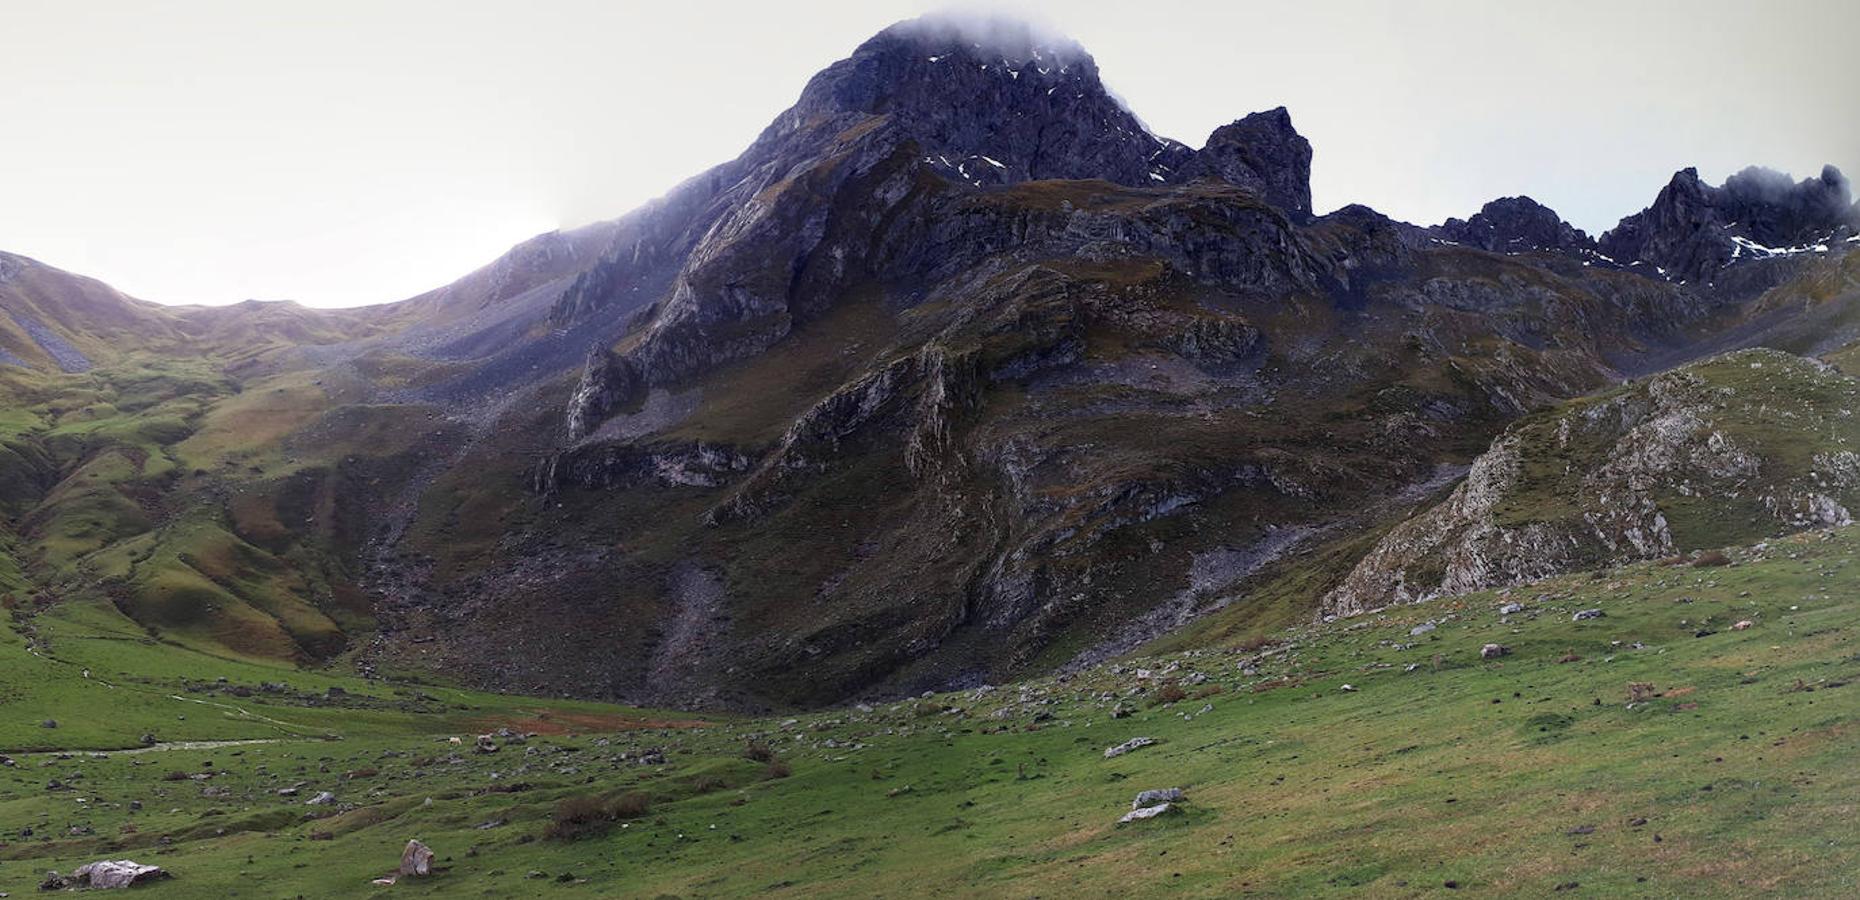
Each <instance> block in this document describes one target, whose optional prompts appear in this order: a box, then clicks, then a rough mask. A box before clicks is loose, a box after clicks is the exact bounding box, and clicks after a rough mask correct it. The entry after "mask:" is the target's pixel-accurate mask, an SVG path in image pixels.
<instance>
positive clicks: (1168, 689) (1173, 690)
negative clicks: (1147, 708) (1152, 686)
mask: <svg viewBox="0 0 1860 900" xmlns="http://www.w3.org/2000/svg"><path fill="white" fill-rule="evenodd" d="M1186 699H1188V692H1187V691H1185V690H1182V686H1181V685H1179V684H1176V683H1175V682H1170V683H1168V684H1165V685H1163V686H1162V687H1160V688H1157V689H1156V696H1154V697H1151V698H1150V705H1151V706H1167V705H1169V704H1171V703H1179V702H1181V701H1183V700H1186Z"/></svg>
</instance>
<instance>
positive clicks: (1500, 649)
mask: <svg viewBox="0 0 1860 900" xmlns="http://www.w3.org/2000/svg"><path fill="white" fill-rule="evenodd" d="M1510 653H1511V648H1510V647H1507V646H1505V645H1504V644H1487V645H1485V646H1483V647H1480V648H1479V658H1480V659H1497V658H1499V657H1501V656H1505V655H1508V654H1510Z"/></svg>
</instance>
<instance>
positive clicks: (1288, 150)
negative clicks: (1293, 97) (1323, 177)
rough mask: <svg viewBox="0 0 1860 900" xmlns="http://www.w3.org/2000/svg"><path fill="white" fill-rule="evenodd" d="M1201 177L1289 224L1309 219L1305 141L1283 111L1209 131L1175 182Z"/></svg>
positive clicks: (1308, 150) (1308, 144)
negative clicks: (1254, 200) (1252, 196)
mask: <svg viewBox="0 0 1860 900" xmlns="http://www.w3.org/2000/svg"><path fill="white" fill-rule="evenodd" d="M1205 176H1213V177H1215V178H1220V179H1222V180H1224V181H1227V182H1229V183H1232V184H1236V185H1239V186H1240V187H1243V188H1246V189H1248V190H1250V191H1253V192H1254V193H1256V194H1258V195H1259V196H1260V197H1261V198H1262V199H1264V200H1265V201H1266V202H1267V203H1269V204H1271V205H1273V206H1275V207H1277V208H1279V209H1281V210H1283V211H1285V213H1286V214H1287V215H1290V216H1292V217H1293V218H1295V219H1298V220H1301V221H1302V220H1307V219H1309V218H1310V217H1311V215H1312V209H1311V142H1310V141H1307V140H1305V138H1304V136H1303V135H1300V134H1299V133H1298V130H1297V129H1295V128H1293V127H1292V114H1291V113H1290V112H1287V111H1286V109H1285V107H1283V106H1281V107H1278V108H1277V109H1272V110H1268V111H1266V112H1259V113H1254V114H1252V115H1250V116H1247V117H1246V118H1244V119H1240V120H1239V121H1236V122H1234V123H1232V124H1230V125H1223V126H1221V127H1220V128H1217V129H1215V130H1214V133H1213V134H1212V135H1209V136H1208V142H1207V144H1206V145H1204V146H1203V147H1202V148H1201V149H1200V150H1198V151H1196V152H1195V154H1194V156H1193V157H1192V158H1191V159H1189V160H1187V161H1186V162H1185V163H1183V164H1182V165H1181V167H1180V170H1179V171H1178V173H1177V174H1176V176H1175V179H1176V180H1189V179H1193V178H1197V177H1205Z"/></svg>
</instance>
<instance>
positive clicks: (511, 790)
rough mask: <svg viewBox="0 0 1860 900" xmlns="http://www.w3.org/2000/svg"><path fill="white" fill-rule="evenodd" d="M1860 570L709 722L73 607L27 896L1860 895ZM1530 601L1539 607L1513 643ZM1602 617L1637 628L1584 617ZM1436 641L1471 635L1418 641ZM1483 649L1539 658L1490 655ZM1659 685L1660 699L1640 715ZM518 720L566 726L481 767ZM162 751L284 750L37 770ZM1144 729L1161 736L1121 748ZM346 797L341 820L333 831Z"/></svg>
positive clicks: (6, 780)
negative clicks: (463, 684)
mask: <svg viewBox="0 0 1860 900" xmlns="http://www.w3.org/2000/svg"><path fill="white" fill-rule="evenodd" d="M1857 545H1860V530H1856V529H1851V528H1850V529H1838V530H1831V531H1820V532H1810V533H1805V534H1802V535H1797V536H1794V537H1790V538H1783V539H1776V540H1772V541H1771V542H1769V543H1768V544H1767V545H1766V546H1764V547H1762V548H1760V549H1755V550H1729V551H1727V552H1726V553H1725V556H1726V560H1725V563H1726V564H1724V565H1697V564H1692V565H1659V564H1651V563H1650V564H1647V565H1640V566H1631V567H1624V568H1620V569H1613V570H1607V571H1603V572H1599V573H1594V574H1581V575H1572V576H1568V577H1563V578H1557V579H1552V580H1549V581H1545V582H1542V583H1538V584H1535V585H1530V586H1527V587H1523V588H1518V589H1515V590H1513V591H1510V592H1508V593H1505V594H1502V595H1501V594H1496V593H1482V594H1474V595H1469V596H1465V597H1459V598H1453V599H1448V600H1443V601H1436V602H1434V603H1429V604H1423V605H1418V606H1414V607H1406V608H1398V609H1394V610H1391V611H1388V612H1386V613H1383V614H1378V615H1372V616H1368V617H1363V618H1358V619H1353V620H1342V621H1338V622H1335V623H1332V624H1329V625H1316V626H1301V627H1297V628H1293V629H1290V630H1286V631H1282V632H1279V633H1277V634H1275V635H1273V641H1272V642H1271V643H1265V642H1260V641H1257V640H1249V641H1247V642H1246V643H1244V644H1239V645H1235V646H1231V647H1226V648H1219V647H1216V648H1205V649H1200V650H1187V651H1182V652H1178V653H1172V654H1168V655H1164V656H1159V657H1151V658H1145V659H1137V660H1124V661H1120V662H1118V663H1116V664H1113V665H1109V666H1103V667H1098V668H1095V669H1092V670H1088V671H1085V672H1082V673H1079V674H1078V675H1077V676H1074V677H1069V678H1067V679H1064V680H1057V679H1042V680H1035V681H1031V682H1027V683H1024V684H1020V685H1013V686H1007V687H1003V688H998V689H986V690H977V691H969V692H963V693H957V694H944V695H937V696H932V697H926V698H921V699H916V700H911V701H904V702H897V703H890V704H885V705H881V706H878V707H876V708H866V707H862V708H857V709H839V710H830V711H825V712H821V713H816V714H810V715H804V716H797V717H792V718H784V717H774V718H767V719H743V720H721V721H712V722H710V723H704V724H699V725H698V727H667V726H670V725H672V724H675V723H672V722H668V721H666V720H667V719H669V718H679V719H685V720H688V719H689V718H690V717H685V716H679V717H672V716H668V715H667V714H655V713H651V712H648V711H642V710H624V709H618V708H613V707H606V706H602V705H599V704H589V703H568V702H564V701H545V700H537V699H531V698H520V697H503V696H493V695H484V694H476V693H472V692H467V691H458V690H452V689H448V688H445V687H442V686H434V685H421V684H410V683H395V684H390V683H383V682H366V681H361V680H358V679H354V678H349V677H345V676H341V675H337V674H334V673H319V672H315V671H307V670H296V669H289V668H279V667H276V666H268V665H264V664H260V663H255V662H239V661H232V660H226V659H223V658H218V657H212V656H205V655H202V654H199V653H195V652H192V651H189V650H186V649H184V648H180V647H176V646H174V645H171V644H165V643H160V642H155V641H150V640H147V639H146V638H145V637H142V636H138V635H137V634H136V632H135V630H134V629H133V628H132V627H129V626H127V625H126V624H125V623H124V622H123V621H122V620H120V617H119V618H118V619H115V620H112V619H111V618H110V617H109V615H108V611H107V610H102V609H96V608H90V609H89V610H88V611H67V610H65V609H64V608H60V609H59V610H58V611H56V612H55V613H52V614H48V615H43V616H40V617H39V618H38V620H37V623H38V626H37V628H38V632H39V635H38V640H39V643H38V644H37V645H36V647H37V649H38V652H37V653H36V654H33V653H28V652H26V650H25V642H24V639H23V638H22V637H21V636H19V635H17V634H10V635H8V636H6V638H5V640H4V641H0V675H3V676H4V677H3V678H0V683H3V684H5V685H6V688H5V691H6V695H5V704H6V706H7V708H8V712H9V715H8V716H6V717H5V718H4V720H0V722H3V723H4V724H0V747H5V748H6V752H8V753H9V754H10V755H11V756H12V757H13V759H14V762H15V765H14V766H12V767H7V768H0V823H5V824H4V825H0V840H4V841H5V842H6V843H5V846H4V847H0V859H5V860H7V862H6V863H5V864H0V890H5V891H9V892H14V893H15V894H16V895H22V896H23V895H24V894H25V893H26V892H29V891H30V890H31V889H32V886H33V884H35V883H36V881H37V875H36V874H35V873H37V872H40V871H42V870H44V869H46V868H54V867H56V868H60V869H69V868H71V867H73V866H75V865H76V864H78V863H80V862H84V861H88V860H90V859H94V858H99V857H103V856H110V857H121V856H127V857H130V858H135V859H142V860H144V861H150V862H154V863H157V864H160V865H163V866H165V867H167V868H169V869H170V870H172V871H173V872H174V873H175V875H176V878H175V880H173V881H172V882H169V883H167V884H165V885H162V886H159V887H156V888H153V889H152V890H156V891H162V892H166V893H169V894H173V895H175V896H208V895H226V894H230V893H232V892H235V891H236V892H238V893H240V894H250V893H254V892H256V893H257V894H259V895H263V896H294V895H297V894H303V895H305V896H372V895H375V894H379V895H382V896H385V895H386V893H387V892H388V890H389V889H371V888H370V887H369V886H368V881H369V879H371V878H373V877H375V876H377V875H380V874H382V873H384V872H386V871H389V870H391V869H392V868H393V866H394V863H395V861H396V860H397V859H398V856H399V851H400V848H401V846H402V845H404V844H405V842H406V840H407V839H409V838H413V837H418V838H419V839H421V840H423V841H425V842H426V843H427V844H429V845H431V846H432V847H433V848H434V849H435V851H436V852H437V853H438V854H439V874H437V875H435V876H433V877H431V878H429V879H424V880H411V881H405V882H403V883H402V884H400V885H398V886H396V887H394V888H392V889H391V890H392V892H393V893H395V894H417V895H425V894H433V895H453V894H457V893H459V892H461V891H463V892H469V893H476V894H484V895H488V896H531V895H535V894H538V893H550V892H554V891H557V890H561V891H564V892H577V891H578V892H586V893H590V894H592V895H596V896H648V897H650V896H660V895H677V896H749V895H754V896H809V897H816V896H827V897H831V896H891V895H897V894H903V893H906V892H909V893H913V894H916V893H923V892H926V891H929V892H934V893H937V894H939V895H948V896H999V895H1003V894H1009V895H1015V896H1034V895H1045V896H1077V895H1079V891H1080V889H1081V888H1080V886H1081V885H1089V886H1090V888H1089V890H1090V892H1092V893H1104V894H1107V895H1110V894H1119V893H1124V894H1128V893H1137V894H1144V895H1155V894H1166V895H1172V896H1189V897H1193V896H1233V895H1236V894H1246V893H1254V894H1259V895H1264V896H1286V895H1305V894H1337V895H1364V896H1410V895H1418V894H1424V893H1432V892H1435V891H1443V890H1446V888H1445V885H1446V884H1447V883H1448V882H1453V883H1455V884H1456V885H1457V887H1458V890H1459V891H1460V892H1461V893H1465V894H1471V895H1479V896H1497V895H1515V894H1522V895H1526V896H1535V895H1540V894H1549V893H1553V892H1555V891H1556V889H1557V888H1558V887H1559V886H1564V885H1569V884H1572V883H1573V884H1576V885H1578V886H1579V888H1580V890H1582V891H1587V892H1590V893H1592V894H1600V895H1610V896H1648V897H1679V896H1688V897H1689V896H1726V897H1732V896H1748V895H1750V894H1754V893H1761V892H1775V893H1783V894H1789V895H1796V896H1841V895H1847V894H1851V893H1853V892H1854V891H1855V890H1856V883H1855V879H1856V875H1855V873H1856V872H1860V842H1857V841H1856V838H1860V826H1856V825H1855V824H1854V821H1855V820H1854V817H1853V808H1852V798H1853V797H1854V796H1857V795H1860V772H1856V771H1855V769H1854V767H1853V766H1852V765H1851V761H1852V759H1853V758H1854V756H1855V754H1856V753H1857V752H1860V730H1856V729H1855V727H1854V718H1853V710H1854V709H1855V706H1854V704H1853V701H1852V698H1851V697H1850V696H1849V695H1848V692H1850V691H1854V690H1860V686H1850V685H1849V682H1851V681H1852V680H1854V679H1855V678H1856V677H1860V657H1856V656H1855V655H1854V650H1853V647H1854V644H1853V641H1854V636H1855V634H1856V629H1860V599H1856V598H1860V591H1856V587H1860V585H1856V580H1857V579H1856V576H1857V574H1860V572H1857V571H1856V570H1855V569H1854V567H1853V565H1852V563H1851V560H1852V559H1853V558H1854V556H1855V551H1856V549H1860V547H1857ZM1700 558H1709V557H1693V558H1692V559H1693V560H1694V561H1696V560H1697V559H1700ZM1713 561H1714V562H1715V560H1713ZM1503 602H1518V603H1521V604H1523V605H1524V607H1525V609H1524V611H1523V612H1522V613H1518V614H1514V615H1510V616H1504V617H1501V616H1499V615H1498V614H1497V612H1496V607H1497V606H1498V605H1499V604H1501V603H1503ZM1592 607H1599V608H1602V609H1603V610H1604V611H1605V612H1606V616H1605V617H1604V618H1601V619H1593V620H1586V621H1582V622H1576V621H1572V620H1571V613H1572V611H1574V610H1577V609H1585V608H1592ZM1743 620H1749V621H1752V622H1754V623H1755V624H1754V626H1753V627H1750V628H1748V629H1745V630H1737V629H1734V628H1733V627H1732V625H1733V624H1734V623H1736V622H1738V621H1743ZM1423 621H1432V622H1435V623H1436V624H1437V626H1438V627H1437V628H1436V629H1435V630H1433V631H1431V632H1428V633H1426V634H1424V635H1422V636H1419V637H1412V636H1410V634H1409V632H1410V630H1411V628H1412V627H1413V626H1414V625H1416V624H1417V623H1420V622H1423ZM1700 634H1703V635H1704V636H1702V637H1701V636H1697V635H1700ZM1486 643H1502V644H1504V645H1506V646H1508V647H1509V648H1510V649H1511V652H1510V654H1509V655H1507V656H1504V657H1502V658H1499V659H1495V660H1482V659H1480V656H1479V648H1480V647H1481V646H1482V645H1483V644H1486ZM1571 657H1574V658H1575V661H1569V662H1563V661H1560V660H1565V659H1569V658H1571ZM86 667H88V668H90V670H91V671H90V677H89V678H84V677H82V676H81V675H79V674H74V673H75V672H77V670H80V669H82V668H86ZM220 677H224V678H226V679H227V681H226V682H225V683H223V684H222V683H220V682H218V681H217V679H218V678H220ZM264 682H285V683H288V684H289V685H290V688H289V690H288V691H285V692H278V693H267V692H266V691H265V690H263V689H260V688H259V687H258V685H260V684H262V683H264ZM1345 684H1348V685H1350V686H1351V687H1352V688H1353V690H1347V691H1346V690H1344V688H1343V685H1345ZM1630 685H1650V687H1637V688H1632V690H1635V691H1637V692H1638V693H1639V695H1640V696H1639V697H1638V699H1636V700H1634V701H1632V702H1631V701H1630V695H1629V691H1630V690H1631V688H1630ZM1171 687H1174V688H1175V689H1176V690H1170V688H1171ZM1217 687H1218V688H1219V690H1216V688H1217ZM330 688H341V689H342V692H341V693H335V692H331V691H330ZM241 691H243V692H244V695H243V696H242V695H241V694H240V693H239V692H241ZM1178 691H1179V692H1180V696H1177V692H1178ZM177 698H178V699H177ZM310 698H316V699H315V701H314V702H312V700H311V699H310ZM331 698H334V699H331ZM1170 698H1173V702H1170V703H1165V704H1160V705H1155V706H1152V705H1151V701H1152V699H1157V700H1163V699H1170ZM182 716H185V718H184V719H183V718H181V717H182ZM48 717H56V718H58V719H59V727H58V728H56V729H44V728H41V727H39V726H38V725H37V724H36V723H37V722H38V721H39V720H40V719H42V718H48ZM499 722H503V723H519V724H515V725H513V726H512V727H514V728H515V729H516V730H518V731H536V732H538V733H537V734H535V735H534V736H531V737H529V738H527V739H526V740H525V739H511V738H497V737H494V738H493V739H492V740H493V741H494V742H495V743H497V744H498V745H499V746H498V748H497V750H496V751H495V752H491V753H479V752H476V751H474V749H473V746H472V745H473V735H475V734H478V733H483V732H487V731H494V730H495V729H496V727H498V725H497V723H499ZM557 723H561V724H559V725H558V724H557ZM684 724H691V723H688V722H687V723H684ZM145 729H147V730H154V731H155V732H156V734H157V736H158V737H159V738H160V739H162V740H169V741H171V740H271V741H277V742H276V743H262V744H248V745H242V746H226V747H217V748H197V749H192V750H184V749H174V750H156V751H153V752H149V753H143V754H136V755H127V756H108V757H96V756H91V755H87V754H84V753H81V752H70V753H67V754H65V755H44V754H37V755H32V754H25V753H21V752H20V751H22V750H30V749H32V748H35V747H37V748H46V747H50V748H54V749H64V750H69V751H77V750H82V749H87V748H110V747H128V746H134V745H136V744H137V743H138V742H139V740H140V733H141V732H142V731H143V730H145ZM1135 736H1148V737H1153V738H1156V739H1157V741H1158V743H1157V744H1155V745H1153V746H1150V747H1146V748H1143V749H1141V750H1138V751H1135V752H1133V753H1129V754H1126V755H1124V756H1121V757H1118V758H1117V759H1115V760H1106V759H1104V758H1103V754H1102V751H1103V749H1104V748H1106V747H1109V746H1111V745H1113V744H1117V743H1121V742H1122V741H1124V740H1127V739H1129V738H1131V737H1135ZM451 737H460V738H461V739H462V743H461V744H457V745H455V744H452V743H450V740H449V739H450V738H451ZM326 738H328V739H326ZM765 751H766V752H765ZM765 755H766V756H769V757H771V758H772V759H773V761H765V760H764V759H763V758H762V757H764V756H765ZM777 766H779V767H781V769H782V771H781V772H777V771H773V770H774V769H775V768H776V767H777ZM173 772H179V773H181V775H182V776H183V780H178V781H171V780H167V779H168V778H170V777H172V776H171V775H170V773H173ZM784 773H785V777H779V776H782V775H783V774H784ZM202 775H204V776H208V777H203V778H195V777H193V776H202ZM54 780H55V781H57V782H58V783H59V784H60V785H69V786H70V787H71V789H70V790H63V789H48V784H49V783H50V782H52V781H54ZM1162 787H1181V788H1183V789H1184V790H1185V791H1186V792H1187V796H1188V800H1187V802H1186V803H1184V804H1182V805H1181V807H1180V810H1179V811H1178V812H1175V813H1171V814H1169V815H1166V816H1164V817H1162V818H1159V819H1156V820H1152V821H1149V822H1140V823H1135V824H1132V825H1126V826H1118V825H1116V824H1115V822H1116V819H1117V817H1118V816H1119V815H1120V814H1121V813H1122V812H1123V811H1124V810H1126V809H1128V808H1129V803H1130V798H1131V797H1132V796H1133V795H1134V794H1135V793H1136V792H1137V791H1139V790H1142V789H1147V788H1162ZM291 788H295V789H296V791H295V793H294V794H291V795H280V794H279V793H278V791H280V790H287V789H291ZM323 790H329V791H331V792H333V793H335V794H336V795H337V797H338V802H337V803H336V804H335V805H333V806H329V807H321V806H310V805H306V804H305V802H304V801H305V799H307V798H308V797H309V796H312V795H314V794H315V793H316V792H318V791H323ZM79 801H82V802H79ZM132 801H133V802H134V803H136V804H139V808H131V807H132ZM25 828H30V829H31V830H32V835H31V836H29V837H28V836H24V835H22V834H21V830H22V829H25ZM73 829H76V831H75V833H74V832H73ZM552 835H553V836H555V837H558V838H568V837H571V836H572V837H574V838H575V839H574V840H566V839H562V840H552V839H550V837H551V836H552ZM164 839H166V840H165V841H164ZM533 873H541V876H540V877H538V876H536V875H535V874H533ZM558 879H561V880H562V881H561V882H560V883H558ZM577 885H579V887H577ZM371 891H374V893H373V894H371Z"/></svg>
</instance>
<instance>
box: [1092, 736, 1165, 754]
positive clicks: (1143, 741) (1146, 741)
mask: <svg viewBox="0 0 1860 900" xmlns="http://www.w3.org/2000/svg"><path fill="white" fill-rule="evenodd" d="M1154 743H1156V739H1155V738H1147V737H1134V738H1131V739H1130V740H1127V741H1125V742H1123V743H1121V744H1118V745H1117V746H1115V747H1111V748H1109V749H1107V750H1105V751H1104V758H1105V759H1116V758H1117V757H1120V756H1123V755H1124V754H1126V753H1129V752H1130V751H1132V750H1137V749H1140V748H1143V747H1148V746H1149V745H1151V744H1154Z"/></svg>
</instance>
